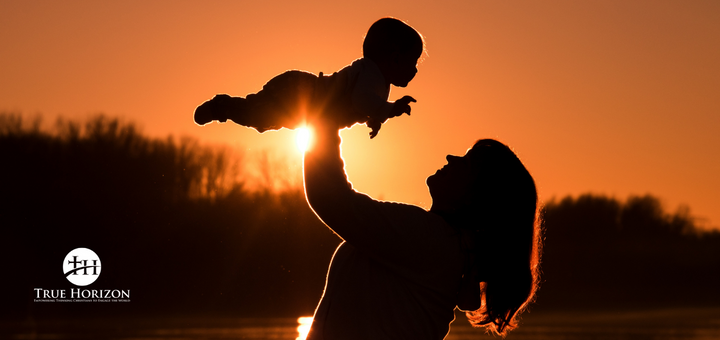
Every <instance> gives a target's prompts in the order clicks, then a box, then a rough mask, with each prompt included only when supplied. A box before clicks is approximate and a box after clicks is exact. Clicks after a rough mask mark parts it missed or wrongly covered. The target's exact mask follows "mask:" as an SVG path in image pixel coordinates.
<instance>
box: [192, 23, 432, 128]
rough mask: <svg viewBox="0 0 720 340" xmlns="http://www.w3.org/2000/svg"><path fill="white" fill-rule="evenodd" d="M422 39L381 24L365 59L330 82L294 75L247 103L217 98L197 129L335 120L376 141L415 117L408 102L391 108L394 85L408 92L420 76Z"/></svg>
mask: <svg viewBox="0 0 720 340" xmlns="http://www.w3.org/2000/svg"><path fill="white" fill-rule="evenodd" d="M424 48H425V47H424V41H423V38H422V35H420V33H418V32H417V31H416V30H415V29H414V28H412V27H410V26H409V25H407V24H406V23H404V22H402V21H400V20H398V19H395V18H383V19H380V20H378V21H376V22H375V23H374V24H373V25H372V26H370V29H369V30H368V32H367V35H366V36H365V40H364V41H363V58H360V59H357V60H355V61H353V62H352V64H350V65H348V66H346V67H344V68H343V69H341V70H340V71H337V72H335V73H333V74H332V75H330V76H326V75H323V73H322V72H320V74H319V75H317V76H316V75H314V74H312V73H310V72H305V71H299V70H291V71H287V72H285V73H282V74H280V75H278V76H276V77H274V78H272V79H271V80H270V81H268V82H267V84H265V86H263V88H262V90H260V91H259V92H258V93H254V94H249V95H247V96H246V97H245V98H242V97H231V96H229V95H227V94H218V95H216V96H215V97H214V98H212V99H211V100H208V101H206V102H205V103H203V104H202V105H200V106H198V107H197V109H195V123H197V124H198V125H205V124H207V123H210V122H212V121H218V122H225V121H227V120H228V119H230V120H232V121H233V122H235V123H237V124H240V125H243V126H247V127H252V128H254V129H255V130H257V131H258V132H264V131H266V130H277V129H281V128H283V127H284V128H288V129H295V128H297V127H300V126H302V125H304V124H305V123H307V122H312V121H313V120H315V119H326V120H327V119H331V120H334V121H335V122H337V123H339V124H341V125H342V126H352V125H353V124H355V123H361V124H363V123H364V124H366V125H367V126H368V127H369V128H370V129H371V131H370V138H374V137H375V136H376V135H377V134H378V131H379V130H380V127H381V126H382V123H384V122H385V121H386V120H387V119H388V118H392V117H397V116H400V115H402V114H403V113H407V114H408V115H409V114H410V109H411V108H410V102H415V99H414V98H412V97H410V96H404V97H402V98H400V99H398V100H397V101H395V102H388V97H389V95H390V85H395V86H398V87H405V86H407V85H408V83H409V82H410V81H411V80H412V79H413V78H414V77H415V74H416V73H417V63H418V59H419V58H420V56H421V55H422V53H423V51H424Z"/></svg>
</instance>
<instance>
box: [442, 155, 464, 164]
mask: <svg viewBox="0 0 720 340" xmlns="http://www.w3.org/2000/svg"><path fill="white" fill-rule="evenodd" d="M460 158H462V157H458V156H455V155H447V157H445V159H446V160H447V162H448V164H450V162H452V163H455V161H458V160H460Z"/></svg>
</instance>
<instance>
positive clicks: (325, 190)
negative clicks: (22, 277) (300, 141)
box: [305, 128, 463, 340]
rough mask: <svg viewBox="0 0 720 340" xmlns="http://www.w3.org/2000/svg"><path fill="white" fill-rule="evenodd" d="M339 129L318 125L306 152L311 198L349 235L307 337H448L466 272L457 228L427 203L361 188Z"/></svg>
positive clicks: (334, 262) (313, 339) (319, 211)
mask: <svg viewBox="0 0 720 340" xmlns="http://www.w3.org/2000/svg"><path fill="white" fill-rule="evenodd" d="M333 130H334V129H332V128H331V129H322V128H320V129H316V143H315V146H314V148H313V149H312V150H310V151H308V153H307V154H306V155H305V190H306V194H307V197H308V201H309V202H310V205H311V207H312V208H313V209H314V210H315V212H316V213H317V214H318V216H319V217H320V218H321V219H322V220H323V221H324V222H325V223H326V224H327V225H328V227H330V228H331V229H332V230H333V231H334V232H335V233H336V234H338V235H339V236H340V237H341V238H342V239H343V240H344V242H343V243H342V244H341V245H340V246H339V247H338V249H337V250H336V252H335V255H334V256H333V259H332V262H331V264H330V269H329V271H328V276H327V281H326V286H325V292H324V294H323V297H322V299H321V301H320V304H319V306H318V308H317V310H316V311H315V317H314V321H313V325H312V329H311V331H310V334H309V336H308V339H311V340H320V339H327V340H329V339H343V340H344V339H373V340H376V339H377V340H380V339H442V338H444V337H445V335H446V334H447V332H448V330H449V324H450V322H452V320H453V319H454V312H453V310H454V308H455V304H456V296H457V290H458V285H459V281H460V278H461V275H462V264H463V263H462V261H463V255H462V253H461V250H460V243H459V240H458V236H457V234H456V232H455V231H454V230H453V229H452V228H451V227H450V226H449V225H448V224H447V223H446V222H445V221H444V220H443V219H442V218H441V217H440V216H438V215H435V214H433V213H430V212H428V211H425V210H424V209H422V208H419V207H416V206H412V205H407V204H400V203H392V202H382V201H376V200H373V199H372V198H370V197H368V196H366V195H364V194H362V193H358V192H356V191H354V190H353V189H352V185H351V184H350V183H348V181H347V178H346V176H345V173H344V170H343V161H342V158H341V157H340V148H339V146H340V138H339V136H338V134H337V131H336V130H335V131H333ZM323 131H324V132H323Z"/></svg>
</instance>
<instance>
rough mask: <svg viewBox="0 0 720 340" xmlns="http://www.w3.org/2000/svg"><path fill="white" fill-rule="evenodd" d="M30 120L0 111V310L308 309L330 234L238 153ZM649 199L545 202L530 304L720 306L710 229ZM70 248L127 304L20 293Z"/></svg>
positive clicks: (273, 313)
mask: <svg viewBox="0 0 720 340" xmlns="http://www.w3.org/2000/svg"><path fill="white" fill-rule="evenodd" d="M40 125H41V124H40V123H39V122H38V121H28V120H26V119H25V120H24V119H23V117H22V116H20V115H13V114H1V115H0V155H2V156H1V157H2V163H3V166H1V167H0V183H2V191H1V194H0V195H1V196H0V197H1V204H0V220H1V221H2V222H1V223H2V232H3V237H2V238H0V239H1V241H0V242H2V243H1V245H2V247H1V249H2V250H0V252H1V255H2V258H3V259H4V260H5V261H4V266H5V272H6V273H12V274H11V275H10V277H12V279H4V280H2V283H1V285H2V291H3V292H10V294H7V295H6V296H5V298H4V300H3V303H2V306H3V308H2V314H3V315H6V316H13V317H20V318H24V317H55V316H61V315H78V316H81V315H95V316H97V315H105V314H107V315H115V314H133V315H137V314H147V315H175V314H180V315H194V314H202V315H219V316H228V315H229V316H252V317H285V316H290V317H296V316H298V315H311V314H312V312H313V310H314V308H315V305H316V303H317V301H319V298H320V296H321V294H322V290H323V286H324V280H325V273H326V270H327V266H328V263H329V261H330V259H331V257H332V253H333V251H334V250H335V248H336V247H337V245H338V244H339V242H340V239H339V238H338V237H337V236H335V235H334V234H332V232H331V231H329V230H328V229H327V228H326V227H324V225H323V224H322V222H320V221H319V220H318V218H317V217H316V216H315V214H314V213H313V212H312V210H311V209H310V208H309V207H308V205H307V203H306V201H305V196H304V193H303V191H302V188H300V187H297V188H287V189H285V190H271V189H269V188H265V189H263V188H260V189H253V190H250V189H248V186H247V185H246V184H247V183H246V179H244V177H243V176H242V169H243V167H244V166H246V165H247V160H246V159H244V158H243V157H242V155H239V156H238V155H236V154H233V153H232V152H230V150H229V149H224V148H220V147H209V146H203V145H201V144H200V143H198V142H197V141H196V140H193V139H190V138H181V139H175V138H171V137H168V138H166V139H158V138H151V137H147V136H144V135H143V134H141V133H140V132H139V131H138V129H137V128H136V127H135V126H134V125H133V124H132V123H126V122H125V123H124V122H122V121H120V120H119V119H116V118H108V117H106V116H97V117H95V118H92V119H89V120H87V121H86V122H84V123H80V122H76V121H68V120H62V119H60V120H58V122H56V124H55V125H54V127H53V128H52V129H51V130H44V129H42V128H41V127H40ZM659 202H660V201H659V200H658V199H657V198H655V197H653V196H637V197H631V198H629V199H627V200H625V201H621V200H618V199H616V198H612V197H605V196H598V195H592V194H588V195H583V196H580V197H577V198H572V197H566V198H563V199H560V200H553V201H550V202H548V203H547V204H546V205H545V207H544V210H543V220H544V230H545V234H544V237H545V248H544V255H543V260H542V268H543V269H542V271H543V283H542V286H541V289H540V292H539V295H538V296H539V297H538V300H537V304H536V307H535V308H537V309H578V308H644V307H657V306H697V305H707V304H710V305H717V304H718V303H720V293H718V292H717V291H716V287H720V234H719V233H718V232H710V231H702V230H701V229H699V228H698V227H697V225H696V223H695V220H694V219H693V217H692V216H691V215H690V213H689V212H688V211H687V210H679V211H677V212H675V213H667V212H665V211H664V209H663V208H662V206H661V204H660V203H659ZM77 247H86V248H91V249H92V250H93V251H95V252H96V253H97V254H98V256H99V257H100V259H101V261H102V272H101V275H100V277H99V278H98V280H97V281H96V282H95V283H93V288H96V289H128V290H130V291H131V292H132V296H131V300H132V302H130V303H127V304H115V305H102V306H98V305H89V304H73V303H56V304H47V303H46V304H40V303H37V302H33V289H34V288H43V289H63V288H64V289H70V288H73V287H74V286H73V285H72V284H70V283H69V282H68V281H67V280H66V279H65V278H64V276H63V274H62V270H61V262H62V259H63V258H64V257H65V255H66V254H67V253H68V252H69V251H70V250H72V249H74V248H77ZM5 277H9V276H8V275H5Z"/></svg>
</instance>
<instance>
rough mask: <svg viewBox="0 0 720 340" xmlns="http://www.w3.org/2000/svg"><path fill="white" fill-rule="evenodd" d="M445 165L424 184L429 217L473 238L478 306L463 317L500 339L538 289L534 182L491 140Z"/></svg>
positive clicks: (511, 155) (508, 152) (538, 246)
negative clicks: (431, 214) (429, 201)
mask: <svg viewBox="0 0 720 340" xmlns="http://www.w3.org/2000/svg"><path fill="white" fill-rule="evenodd" d="M447 159H448V164H447V165H446V166H444V167H443V168H442V169H440V170H438V172H436V173H435V174H434V175H432V176H430V177H428V179H427V184H428V187H429V188H430V194H431V196H432V198H433V205H432V208H431V209H430V211H432V212H435V213H437V214H439V215H441V216H443V218H445V220H447V221H448V222H449V223H450V224H451V225H453V226H454V227H456V228H459V229H466V230H469V231H470V233H469V234H470V235H474V237H473V238H474V242H473V243H474V247H473V250H472V253H473V255H474V257H475V266H476V268H475V269H476V270H477V271H476V272H477V277H476V278H475V279H476V280H477V281H478V282H482V283H483V284H482V285H481V289H480V290H481V298H482V301H483V302H482V305H481V306H480V309H478V310H476V311H470V312H468V317H469V318H470V320H471V323H473V324H474V325H478V326H480V325H482V326H486V327H490V328H491V329H492V330H494V331H496V332H498V333H501V334H504V333H505V331H507V330H508V329H512V328H513V326H514V322H513V318H514V317H515V316H516V315H517V314H518V312H519V311H522V310H523V309H524V308H525V307H526V306H527V304H528V303H529V302H530V301H532V299H533V297H534V294H535V290H536V289H537V284H538V276H539V268H538V264H539V260H540V251H541V248H542V247H541V240H540V227H539V220H538V218H537V191H536V188H535V182H534V180H533V178H532V176H531V175H530V173H529V172H528V171H527V169H526V168H525V166H524V165H523V164H522V162H521V161H520V160H519V159H518V157H517V156H516V155H515V153H513V152H512V150H510V148H508V147H507V146H505V145H504V144H502V143H500V142H498V141H495V140H491V139H483V140H479V141H478V142H476V143H475V145H473V147H472V148H471V149H470V150H469V151H468V152H467V153H466V154H465V156H463V157H457V156H451V155H448V157H447ZM466 274H467V273H466Z"/></svg>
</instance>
